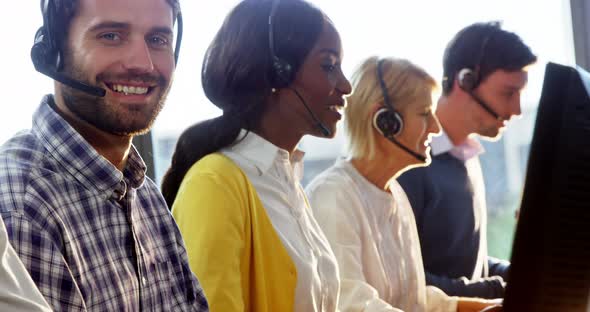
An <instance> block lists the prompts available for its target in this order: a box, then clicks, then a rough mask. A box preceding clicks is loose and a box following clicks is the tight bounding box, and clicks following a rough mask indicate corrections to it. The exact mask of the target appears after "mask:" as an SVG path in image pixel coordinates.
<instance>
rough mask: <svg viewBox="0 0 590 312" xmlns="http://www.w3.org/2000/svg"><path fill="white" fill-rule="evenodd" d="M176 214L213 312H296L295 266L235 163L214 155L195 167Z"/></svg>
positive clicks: (177, 201)
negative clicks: (294, 310) (294, 308)
mask: <svg viewBox="0 0 590 312" xmlns="http://www.w3.org/2000/svg"><path fill="white" fill-rule="evenodd" d="M172 214H173V215H174V218H175V219H176V222H177V223H178V227H179V228H180V231H181V233H182V236H183V238H184V241H185V244H186V248H187V251H188V256H189V261H190V267H191V269H192V270H193V272H194V273H195V275H196V276H197V278H198V279H199V281H200V283H201V286H202V287H203V290H204V292H205V296H206V297H207V301H208V302H209V306H210V310H211V311H212V312H233V311H252V312H280V311H293V305H294V297H295V286H296V283H297V271H296V268H295V264H294V263H293V261H292V260H291V257H290V256H289V254H288V253H287V250H286V249H285V247H284V246H283V244H282V242H281V240H280V238H279V236H278V234H277V233H276V231H275V230H274V228H273V225H272V223H271V222H270V219H269V218H268V216H267V214H266V210H265V209H264V207H263V206H262V203H261V202H260V199H259V198H258V195H257V193H256V190H255V189H254V187H253V186H252V185H251V184H250V181H249V180H248V178H247V176H246V175H245V174H244V173H243V172H242V170H241V169H240V167H238V166H237V165H236V164H235V163H234V162H233V161H232V160H231V159H229V158H227V157H226V156H224V155H222V154H220V153H215V154H210V155H208V156H206V157H204V158H202V159H201V160H199V161H198V162H197V163H196V164H194V165H193V166H192V168H191V169H190V170H189V171H188V173H187V174H186V176H185V177H184V179H183V181H182V184H181V186H180V189H179V191H178V194H177V195H176V199H175V201H174V205H173V206H172Z"/></svg>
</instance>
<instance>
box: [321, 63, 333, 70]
mask: <svg viewBox="0 0 590 312" xmlns="http://www.w3.org/2000/svg"><path fill="white" fill-rule="evenodd" d="M322 69H324V71H326V72H333V71H334V70H336V65H334V64H324V65H322Z"/></svg>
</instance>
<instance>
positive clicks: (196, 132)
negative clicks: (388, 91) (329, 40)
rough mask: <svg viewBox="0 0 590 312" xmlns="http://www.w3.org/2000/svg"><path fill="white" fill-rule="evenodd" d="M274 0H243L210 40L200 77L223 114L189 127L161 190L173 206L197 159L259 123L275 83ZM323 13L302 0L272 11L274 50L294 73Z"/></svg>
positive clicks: (284, 2)
mask: <svg viewBox="0 0 590 312" xmlns="http://www.w3.org/2000/svg"><path fill="white" fill-rule="evenodd" d="M274 1H278V0H244V1H242V2H240V3H239V4H238V5H237V6H236V7H235V8H234V9H233V10H232V11H231V12H230V13H229V15H228V16H227V17H226V19H225V21H224V23H223V25H222V26H221V29H219V31H218V32H217V35H216V36H215V38H214V39H213V42H211V44H210V45H209V48H208V49H207V52H206V53H205V58H204V60H203V67H202V71H201V80H202V83H203V89H204V91H205V95H207V97H208V98H209V100H210V101H211V102H213V104H215V106H217V107H219V108H220V109H221V110H222V111H223V115H222V116H220V117H217V118H214V119H209V120H206V121H204V122H201V123H198V124H196V125H193V126H191V127H189V128H188V129H186V130H185V131H184V132H183V133H182V134H181V136H180V138H179V139H178V143H177V144H176V149H175V151H174V155H173V156H172V163H171V166H170V168H169V169H168V171H167V172H166V174H165V176H164V179H163V182H162V193H163V194H164V198H165V199H166V202H167V203H168V206H169V207H172V203H173V202H174V199H175V197H176V193H177V192H178V188H179V187H180V184H181V182H182V180H183V178H184V176H185V174H186V173H187V171H188V170H189V169H190V168H191V167H192V165H193V164H194V163H196V162H197V161H199V160H200V159H201V158H203V157H204V156H206V155H208V154H211V153H214V152H217V151H219V150H220V149H222V148H224V147H227V146H230V145H231V144H233V143H234V142H236V139H237V138H238V135H239V133H240V130H241V129H245V130H248V131H249V130H252V129H254V128H255V127H257V126H258V123H259V122H260V118H261V117H262V115H263V114H264V112H265V108H266V104H267V100H268V97H269V96H270V94H271V92H272V88H273V81H276V79H275V77H274V75H275V74H274V71H273V66H272V58H271V52H270V47H269V15H270V12H271V7H272V5H273V3H274ZM324 20H325V16H324V14H323V13H322V12H321V11H320V10H319V9H318V8H316V7H314V6H313V5H311V4H310V3H308V2H306V1H304V0H281V1H280V2H279V3H278V7H277V9H276V11H275V15H274V16H273V25H272V26H273V35H274V49H275V53H276V54H277V56H278V57H279V58H281V59H283V60H285V61H287V62H289V63H290V65H291V68H292V70H293V71H294V72H295V73H296V72H297V71H298V70H299V68H300V67H301V65H302V64H303V62H304V60H305V58H306V57H307V54H308V53H309V52H310V51H311V49H312V48H313V46H314V45H315V43H316V41H317V39H318V37H319V35H320V33H321V31H322V28H323V25H324Z"/></svg>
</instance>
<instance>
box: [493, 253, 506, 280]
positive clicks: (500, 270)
mask: <svg viewBox="0 0 590 312" xmlns="http://www.w3.org/2000/svg"><path fill="white" fill-rule="evenodd" d="M488 268H489V274H488V275H489V276H500V277H502V279H504V280H508V270H509V269H510V262H508V261H506V260H501V259H497V258H494V257H488Z"/></svg>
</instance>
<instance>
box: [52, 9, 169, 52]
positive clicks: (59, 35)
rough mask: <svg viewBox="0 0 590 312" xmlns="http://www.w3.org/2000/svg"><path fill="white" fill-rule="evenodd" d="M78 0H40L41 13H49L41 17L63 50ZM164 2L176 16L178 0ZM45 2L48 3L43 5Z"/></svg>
mask: <svg viewBox="0 0 590 312" xmlns="http://www.w3.org/2000/svg"><path fill="white" fill-rule="evenodd" d="M49 2H51V3H49ZM79 2H80V0H41V13H42V14H44V15H45V14H49V15H51V16H49V17H47V16H44V17H43V18H44V20H47V21H49V23H51V25H45V26H46V27H48V28H49V31H51V32H52V33H51V34H50V35H51V37H52V38H53V40H55V44H56V46H57V47H59V49H61V50H62V51H64V52H65V50H64V49H66V48H67V46H66V44H65V42H66V38H67V36H68V35H69V31H70V24H71V23H72V19H73V18H74V16H76V14H77V13H78V7H79V5H80V3H79ZM166 2H168V4H170V6H171V7H172V13H173V16H174V18H176V17H177V16H178V13H179V12H180V0H166ZM46 3H49V4H50V5H45V4H46ZM44 8H48V10H47V11H46V12H45V11H44ZM175 21H176V20H175Z"/></svg>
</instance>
